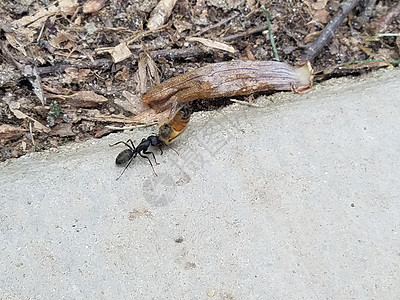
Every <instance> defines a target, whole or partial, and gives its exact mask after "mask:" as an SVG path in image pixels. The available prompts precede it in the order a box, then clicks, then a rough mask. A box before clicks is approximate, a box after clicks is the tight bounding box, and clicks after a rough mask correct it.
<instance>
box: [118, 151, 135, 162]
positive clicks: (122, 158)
mask: <svg viewBox="0 0 400 300" xmlns="http://www.w3.org/2000/svg"><path fill="white" fill-rule="evenodd" d="M133 154H134V153H133V151H132V150H131V149H125V150H123V151H122V152H121V153H120V154H118V156H117V158H116V159H115V164H117V165H122V164H124V163H127V162H128V161H129V160H130V159H131V158H132V156H133Z"/></svg>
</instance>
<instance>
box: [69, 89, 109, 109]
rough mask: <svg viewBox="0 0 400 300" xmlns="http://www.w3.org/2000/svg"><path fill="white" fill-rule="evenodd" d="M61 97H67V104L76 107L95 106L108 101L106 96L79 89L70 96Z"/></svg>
mask: <svg viewBox="0 0 400 300" xmlns="http://www.w3.org/2000/svg"><path fill="white" fill-rule="evenodd" d="M62 98H64V99H67V100H68V104H70V105H73V106H77V107H95V106H98V105H100V104H103V103H106V102H107V101H108V99H107V98H106V97H104V96H101V95H98V94H96V93H95V92H93V91H80V92H77V93H75V94H73V95H70V96H63V97H62Z"/></svg>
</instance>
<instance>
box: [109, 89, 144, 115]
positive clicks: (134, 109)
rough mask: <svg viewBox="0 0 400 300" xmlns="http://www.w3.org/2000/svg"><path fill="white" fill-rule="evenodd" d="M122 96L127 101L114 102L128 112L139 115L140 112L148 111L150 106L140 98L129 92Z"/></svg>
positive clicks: (124, 92) (117, 99) (115, 100)
mask: <svg viewBox="0 0 400 300" xmlns="http://www.w3.org/2000/svg"><path fill="white" fill-rule="evenodd" d="M122 95H123V96H124V97H125V100H123V99H119V98H115V99H114V102H115V104H117V105H119V106H121V107H122V108H123V109H125V110H126V111H129V112H131V113H133V114H134V115H137V114H138V113H139V112H141V111H143V110H146V109H148V106H147V105H146V104H144V103H143V102H142V100H141V99H140V97H139V96H137V95H134V94H132V93H130V92H127V91H123V92H122Z"/></svg>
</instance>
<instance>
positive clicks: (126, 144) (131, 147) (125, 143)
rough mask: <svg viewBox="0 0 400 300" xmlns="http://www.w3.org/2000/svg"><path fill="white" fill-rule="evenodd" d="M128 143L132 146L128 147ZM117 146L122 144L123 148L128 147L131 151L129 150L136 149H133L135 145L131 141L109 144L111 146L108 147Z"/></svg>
mask: <svg viewBox="0 0 400 300" xmlns="http://www.w3.org/2000/svg"><path fill="white" fill-rule="evenodd" d="M128 142H131V145H132V146H130V145H129V144H128ZM118 144H124V145H125V146H127V147H128V148H129V149H131V150H135V149H136V147H135V145H134V144H133V142H132V140H131V139H129V140H127V141H126V142H123V141H119V142H117V143H115V144H111V145H109V146H110V147H114V146H116V145H118Z"/></svg>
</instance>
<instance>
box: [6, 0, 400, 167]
mask: <svg viewBox="0 0 400 300" xmlns="http://www.w3.org/2000/svg"><path fill="white" fill-rule="evenodd" d="M169 2H171V1H169ZM343 2H345V1H343ZM348 2H354V1H348ZM157 3H158V1H156V0H150V1H141V0H136V1H135V0H131V1H121V0H109V1H106V0H88V1H78V0H60V1H48V0H42V1H32V0H17V1H8V0H0V43H1V47H0V112H1V113H0V159H1V160H6V159H8V158H11V157H19V156H21V155H23V154H25V153H27V152H31V151H40V150H42V149H47V148H49V147H57V146H59V145H61V144H64V143H67V142H70V141H76V142H78V141H82V140H86V139H88V138H91V137H96V138H100V137H102V136H104V135H107V134H109V133H110V132H113V131H115V130H117V129H115V127H122V126H127V125H132V124H135V123H136V124H137V123H138V122H137V121H136V122H133V117H134V116H136V115H137V114H138V113H139V112H140V111H141V110H142V109H143V103H141V100H140V97H141V96H142V95H143V94H145V93H146V91H148V90H149V89H150V88H151V87H152V86H155V85H157V84H158V83H160V82H163V81H165V80H166V79H168V78H171V77H174V76H177V75H180V74H183V73H185V72H188V71H191V70H194V69H196V68H198V67H201V66H204V65H207V64H210V63H216V62H222V61H229V60H234V59H241V60H273V59H274V51H273V46H272V43H271V39H270V37H269V33H268V24H267V21H266V18H265V15H264V12H263V10H261V9H260V7H261V6H262V5H264V6H265V9H266V11H267V12H268V14H269V18H270V21H271V26H270V27H269V29H270V30H271V31H272V32H273V36H274V40H275V44H276V49H277V53H278V54H279V58H280V60H281V61H283V62H286V63H289V64H291V65H297V64H299V63H300V62H301V61H302V56H303V55H304V53H305V52H306V51H307V50H308V49H310V47H311V45H312V44H313V42H315V41H316V39H317V37H318V36H319V35H321V34H322V33H323V31H324V28H326V26H327V24H329V22H330V21H331V20H334V19H335V17H336V16H340V15H341V14H342V8H341V4H342V3H341V2H340V1H338V0H329V1H328V0H304V1H294V0H284V1H256V0H235V1H234V0H198V1H196V0H191V1H188V0H178V1H177V2H176V4H175V5H174V6H173V10H172V13H171V15H170V16H169V17H168V18H166V20H165V22H164V21H161V23H159V24H158V25H157V26H155V28H153V26H150V23H152V21H153V20H154V19H155V18H156V17H157V14H156V13H155V11H156V9H157V8H155V7H156V5H157ZM162 12H163V10H161V15H162ZM399 14H400V5H399V4H398V1H396V0H392V1H379V0H376V1H375V0H364V1H358V4H357V5H356V6H355V8H354V9H352V10H351V13H350V14H349V15H348V16H347V17H346V18H345V19H344V21H343V22H342V24H341V25H340V26H339V27H338V29H337V31H336V32H335V35H334V37H333V39H332V40H331V41H329V42H328V43H327V44H326V45H325V46H324V47H323V48H322V50H321V52H320V53H319V54H318V55H317V57H316V58H315V59H314V60H313V61H312V65H313V68H314V70H315V80H317V81H322V80H325V79H327V78H331V77H339V76H347V75H357V74H360V73H363V72H367V71H370V70H373V69H376V68H380V67H387V66H391V65H394V66H398V63H399V59H400V50H399V49H400V37H399V33H400V19H399V17H398V16H399ZM149 27H150V28H149ZM206 42H208V43H206ZM217 42H219V43H217ZM242 99H244V100H247V98H242ZM229 103H230V101H229V99H222V100H221V99H218V100H216V101H209V100H208V101H195V102H194V103H193V104H192V109H193V110H209V109H215V108H217V107H219V106H221V105H227V104H229ZM139 123H145V124H146V123H149V122H148V121H143V122H139ZM106 126H108V127H106Z"/></svg>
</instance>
